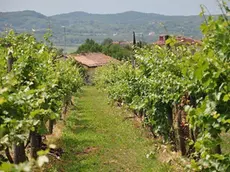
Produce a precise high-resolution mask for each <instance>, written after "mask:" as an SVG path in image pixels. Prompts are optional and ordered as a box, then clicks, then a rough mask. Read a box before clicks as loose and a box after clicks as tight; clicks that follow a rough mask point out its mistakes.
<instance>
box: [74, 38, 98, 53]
mask: <svg viewBox="0 0 230 172" xmlns="http://www.w3.org/2000/svg"><path fill="white" fill-rule="evenodd" d="M89 52H102V46H101V45H100V44H98V43H96V42H95V41H94V40H92V39H86V41H85V43H84V44H82V45H81V46H80V47H79V48H78V50H77V51H76V53H78V54H80V53H89Z"/></svg>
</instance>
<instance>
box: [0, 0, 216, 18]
mask: <svg viewBox="0 0 230 172" xmlns="http://www.w3.org/2000/svg"><path fill="white" fill-rule="evenodd" d="M216 1H217V0H0V12H7V11H22V10H34V11H37V12H40V13H42V14H44V15H47V16H51V15H55V14H61V13H69V12H74V11H84V12H88V13H97V14H111V13H120V12H125V11H139V12H147V13H158V14H164V15H197V14H199V13H200V11H201V10H200V4H204V5H205V6H206V7H207V8H208V9H209V11H210V12H211V13H212V14H217V13H220V10H219V7H218V5H217V2H216Z"/></svg>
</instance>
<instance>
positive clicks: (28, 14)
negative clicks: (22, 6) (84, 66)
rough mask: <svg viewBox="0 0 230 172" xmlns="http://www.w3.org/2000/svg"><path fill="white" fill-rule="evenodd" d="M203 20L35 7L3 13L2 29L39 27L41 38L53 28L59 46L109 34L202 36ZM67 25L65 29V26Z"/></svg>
mask: <svg viewBox="0 0 230 172" xmlns="http://www.w3.org/2000/svg"><path fill="white" fill-rule="evenodd" d="M202 21H203V19H202V18H200V17H199V16H198V15H197V16H167V15H162V14H156V13H143V12H138V11H126V12H122V13H116V14H93V13H87V12H84V11H75V12H70V13H63V14H57V15H52V16H46V15H43V14H41V13H39V12H36V11H33V10H24V11H15V12H0V31H4V30H5V28H13V29H15V30H16V31H17V32H31V30H32V29H33V30H36V33H35V34H36V36H37V38H38V39H42V35H43V34H44V33H45V32H46V30H47V28H50V29H52V31H53V35H54V36H53V37H52V41H53V42H54V43H55V44H57V45H60V44H62V45H64V39H66V43H67V45H76V44H81V43H83V42H84V40H85V39H87V38H91V39H94V40H96V41H97V42H102V41H103V39H105V38H107V37H110V38H112V39H114V40H115V41H119V40H131V39H132V32H133V31H135V32H137V33H139V35H140V37H139V38H138V39H141V40H143V41H146V42H153V41H154V40H156V39H157V37H158V35H159V34H165V33H166V34H176V35H178V34H180V35H185V36H192V37H196V38H200V37H201V33H200V31H199V25H200V24H201V22H202ZM63 26H65V30H64V29H63Z"/></svg>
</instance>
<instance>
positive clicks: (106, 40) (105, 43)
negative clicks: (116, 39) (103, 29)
mask: <svg viewBox="0 0 230 172" xmlns="http://www.w3.org/2000/svg"><path fill="white" fill-rule="evenodd" d="M111 44H113V40H112V39H111V38H106V39H104V41H103V42H102V43H101V45H103V46H104V45H111Z"/></svg>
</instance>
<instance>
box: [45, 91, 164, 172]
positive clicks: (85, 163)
mask: <svg viewBox="0 0 230 172" xmlns="http://www.w3.org/2000/svg"><path fill="white" fill-rule="evenodd" d="M76 106H77V107H76V109H72V111H71V114H70V115H69V117H68V119H67V121H66V125H65V127H64V130H63V133H62V137H61V138H60V139H59V140H58V141H57V144H58V146H61V147H62V148H63V149H64V151H65V153H64V154H63V156H62V158H61V160H60V161H56V163H54V164H55V165H54V167H52V168H51V169H49V171H54V170H55V169H56V171H58V172H59V171H65V172H77V171H84V172H91V171H92V172H97V171H102V172H110V171H111V172H113V171H114V172H119V171H120V172H126V171H127V172H128V171H131V172H142V171H143V172H145V171H146V172H151V171H154V172H158V171H159V172H166V171H169V168H168V166H166V165H164V164H161V163H160V162H159V161H157V159H154V158H153V159H151V158H149V159H147V158H146V154H147V153H149V152H150V151H151V150H153V149H154V147H153V145H154V143H153V140H151V139H148V138H146V137H145V131H144V130H143V129H142V128H141V127H139V128H137V127H135V125H134V122H133V121H132V120H130V119H128V120H125V117H127V116H130V115H131V114H128V112H125V111H124V110H122V109H120V108H117V107H112V106H110V105H109V104H108V99H107V98H106V95H105V94H104V93H101V92H99V91H98V90H97V89H96V88H95V87H85V88H84V91H83V93H82V94H81V96H80V98H79V99H77V100H76ZM54 168H55V169H54Z"/></svg>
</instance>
